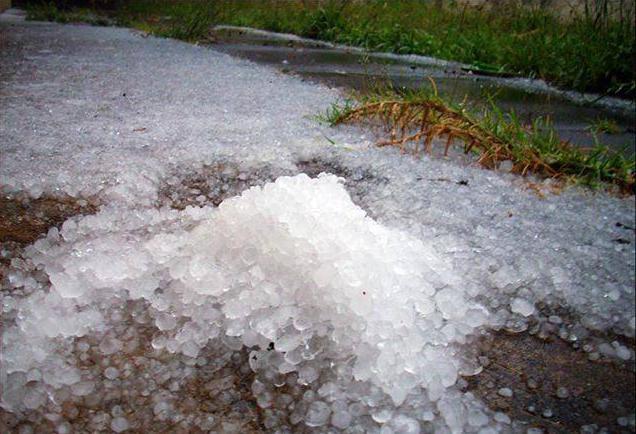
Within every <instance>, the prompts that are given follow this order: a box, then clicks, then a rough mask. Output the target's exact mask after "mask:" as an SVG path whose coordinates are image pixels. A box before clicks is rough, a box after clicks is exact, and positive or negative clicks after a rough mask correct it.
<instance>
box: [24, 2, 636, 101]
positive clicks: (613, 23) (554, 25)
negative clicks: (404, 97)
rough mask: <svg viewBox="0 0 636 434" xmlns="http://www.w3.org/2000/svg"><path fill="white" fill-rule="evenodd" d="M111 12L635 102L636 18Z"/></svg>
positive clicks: (336, 10) (378, 5) (194, 33)
mask: <svg viewBox="0 0 636 434" xmlns="http://www.w3.org/2000/svg"><path fill="white" fill-rule="evenodd" d="M607 1H608V0H600V1H599V0H597V2H596V3H598V4H604V3H607ZM104 2H105V3H108V1H107V0H102V3H104ZM624 2H627V1H626V0H624ZM57 3H60V1H59V0H58V2H57ZM111 3H115V6H117V7H116V8H115V12H114V15H115V16H116V18H117V21H118V23H119V24H122V25H128V26H132V27H137V28H141V29H143V30H146V31H151V32H152V33H155V34H158V35H161V36H169V37H174V38H179V39H185V40H189V41H192V40H197V39H201V38H203V37H205V35H206V34H207V31H208V28H209V27H210V26H211V25H213V24H231V25H238V26H249V27H256V28H261V29H267V30H272V31H277V32H290V33H295V34H298V35H301V36H305V37H309V38H316V39H322V40H327V41H333V42H338V43H344V44H351V45H356V46H361V47H366V48H368V49H371V50H380V51H389V52H395V53H402V54H422V55H428V56H434V57H438V58H442V59H448V60H454V61H459V62H463V63H467V64H470V65H472V67H473V69H475V70H477V71H479V70H481V71H484V72H487V73H508V74H518V75H522V76H527V77H537V78H543V79H545V80H547V81H549V82H551V83H553V84H555V85H557V86H561V87H563V88H568V89H575V90H579V91H591V92H599V93H602V94H608V95H616V96H622V97H627V98H634V97H635V96H636V73H635V69H636V68H634V66H635V64H636V50H635V48H636V42H635V25H634V19H633V10H625V11H623V12H621V16H619V17H617V18H616V17H615V18H611V17H610V15H608V14H603V13H602V12H603V9H600V10H599V12H590V13H588V14H581V15H577V16H574V17H573V18H571V19H568V20H562V19H559V18H557V17H555V16H553V15H552V14H550V13H549V12H547V11H546V10H545V9H541V8H539V9H529V8H524V7H519V6H514V5H510V6H498V7H497V8H491V9H489V8H476V7H460V6H458V5H454V6H453V5H452V4H451V5H449V6H447V7H444V8H439V7H436V6H435V5H434V2H431V1H428V2H427V1H421V0H420V1H418V0H393V1H379V0H369V1H365V2H359V1H346V0H330V1H329V0H327V1H307V0H305V1H300V0H286V1H281V0H278V1H277V0H269V1H260V0H242V1H217V2H212V1H204V0H198V1H197V0H181V1H167V0H130V1H121V2H111ZM512 3H514V2H512ZM512 3H511V4H512ZM627 3H628V2H627ZM47 7H48V6H44V7H42V9H43V10H42V11H34V9H35V8H34V7H32V8H31V10H32V13H31V15H30V16H31V17H33V16H38V17H40V18H39V19H42V18H41V17H42V16H43V15H44V16H49V17H52V19H53V20H57V21H64V20H66V21H72V18H71V17H68V16H65V15H68V14H69V13H72V10H71V11H70V12H69V11H68V10H67V9H61V10H62V12H59V11H58V13H55V12H52V11H51V10H50V8H48V9H47ZM42 12H44V13H42ZM110 13H111V14H112V12H110ZM50 19H51V18H50Z"/></svg>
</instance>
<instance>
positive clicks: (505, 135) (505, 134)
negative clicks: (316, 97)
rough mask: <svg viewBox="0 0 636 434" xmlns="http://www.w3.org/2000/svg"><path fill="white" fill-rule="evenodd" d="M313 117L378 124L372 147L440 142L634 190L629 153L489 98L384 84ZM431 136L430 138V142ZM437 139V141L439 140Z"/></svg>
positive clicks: (545, 172) (491, 160)
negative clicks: (451, 97) (575, 141)
mask: <svg viewBox="0 0 636 434" xmlns="http://www.w3.org/2000/svg"><path fill="white" fill-rule="evenodd" d="M320 119H322V120H324V121H326V122H328V123H330V124H331V125H338V124H343V123H366V124H371V125H378V126H381V127H383V129H384V132H385V134H384V137H383V138H382V139H381V140H380V141H379V142H378V143H377V144H378V146H397V147H399V148H400V149H401V150H402V151H403V152H409V153H412V154H414V155H419V154H420V153H422V152H428V153H431V152H432V150H433V146H443V147H444V155H446V154H447V153H448V151H449V149H450V147H451V146H453V145H454V144H460V145H461V146H462V147H463V150H464V152H465V153H471V152H472V153H475V154H477V156H478V162H479V163H480V164H481V165H483V166H485V167H487V168H497V167H499V166H500V165H501V164H507V165H510V170H511V171H512V172H514V173H519V174H521V175H526V174H528V173H534V174H537V175H541V176H544V177H549V178H554V179H559V180H564V181H568V182H577V183H583V184H586V185H590V186H599V185H608V184H609V185H614V186H616V187H618V188H619V189H620V190H621V191H622V192H625V193H633V191H634V169H635V163H634V160H633V158H628V157H625V156H624V155H623V154H620V153H616V152H612V151H610V150H609V149H608V148H607V147H605V146H602V145H600V144H599V145H597V146H596V147H594V148H593V149H587V150H585V149H581V148H577V147H575V146H572V145H571V144H570V143H568V142H566V141H563V140H561V139H560V138H559V136H558V134H557V133H556V131H555V129H554V127H553V125H552V124H551V122H550V120H549V119H547V118H543V117H538V118H536V119H535V120H534V121H533V122H532V124H530V125H527V124H523V123H522V122H521V121H520V120H519V118H518V117H517V116H516V115H515V113H514V112H504V111H502V110H501V109H500V108H498V107H497V106H496V105H495V104H494V103H491V106H490V107H489V108H487V109H482V110H481V111H480V112H477V111H473V110H471V109H470V108H469V107H468V106H467V105H466V103H465V102H463V103H453V102H451V101H448V100H445V99H443V98H441V97H440V96H439V95H438V94H437V91H436V88H435V86H434V83H433V86H432V88H430V89H429V88H424V89H421V90H418V91H408V90H396V89H391V88H387V89H385V90H378V91H375V92H371V93H369V94H367V95H356V96H355V99H352V100H347V101H345V102H342V103H338V104H335V105H333V106H332V107H330V108H329V109H328V110H327V112H326V113H325V114H324V115H322V116H321V117H320ZM436 139H437V140H436ZM440 139H441V140H440Z"/></svg>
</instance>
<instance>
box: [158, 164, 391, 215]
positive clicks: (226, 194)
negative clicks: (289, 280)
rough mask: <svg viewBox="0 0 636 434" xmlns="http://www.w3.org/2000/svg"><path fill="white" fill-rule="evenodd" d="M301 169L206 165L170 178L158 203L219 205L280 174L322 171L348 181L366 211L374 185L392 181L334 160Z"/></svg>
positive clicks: (164, 204) (196, 205)
mask: <svg viewBox="0 0 636 434" xmlns="http://www.w3.org/2000/svg"><path fill="white" fill-rule="evenodd" d="M296 168H297V170H295V171H293V170H286V169H280V168H274V167H270V166H262V167H257V168H251V169H249V170H248V169H240V168H239V167H237V166H236V165H232V164H225V163H219V164H214V165H209V166H204V167H202V168H201V169H200V170H197V171H196V172H192V173H188V174H174V175H172V176H170V177H169V178H167V179H166V180H165V181H164V183H163V185H162V187H161V188H160V189H159V200H158V203H157V206H169V207H170V208H174V209H178V210H183V209H185V208H186V207H188V206H195V207H200V206H205V205H212V206H219V204H220V203H221V202H223V201H224V200H225V199H228V198H230V197H234V196H238V195H240V194H241V193H242V192H243V191H245V190H247V189H249V188H250V187H254V186H263V185H265V184H266V183H268V182H272V181H274V180H276V178H278V177H279V176H293V175H297V174H298V173H305V174H307V175H308V176H310V177H312V178H315V177H317V176H318V175H319V174H321V173H323V172H325V173H331V174H334V175H336V176H339V177H341V178H344V180H345V188H346V189H347V191H348V192H349V194H350V195H351V198H352V200H353V202H354V203H355V204H356V205H358V206H360V207H361V208H362V209H364V210H365V211H368V207H367V206H366V205H365V200H364V199H365V197H366V195H367V194H368V193H367V191H368V187H369V185H370V184H386V183H387V182H388V180H387V179H386V178H383V177H381V176H380V175H378V174H376V173H373V172H372V170H371V169H360V168H358V169H350V168H348V167H345V166H343V165H341V164H339V163H338V162H337V161H335V160H333V161H331V160H323V159H319V158H312V159H307V160H300V161H298V162H297V163H296Z"/></svg>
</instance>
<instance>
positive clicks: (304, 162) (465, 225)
mask: <svg viewBox="0 0 636 434" xmlns="http://www.w3.org/2000/svg"><path fill="white" fill-rule="evenodd" d="M0 32H1V33H0V36H1V37H2V39H1V41H2V45H0V68H1V69H0V80H1V86H2V87H1V91H0V119H2V122H1V123H0V184H1V187H2V194H3V195H4V196H6V197H7V198H16V197H18V198H21V200H26V201H28V200H36V199H37V198H39V197H54V198H55V197H59V198H62V197H64V198H68V197H69V196H70V197H72V198H75V199H77V200H78V201H86V200H91V201H94V202H96V203H99V204H100V207H99V209H98V211H97V212H96V213H95V214H93V215H86V216H75V217H72V218H70V219H68V220H67V221H65V222H64V224H63V225H62V226H61V228H60V229H59V230H58V229H57V228H51V229H50V230H49V232H48V234H46V235H44V236H42V237H41V238H40V239H39V240H37V241H36V242H35V243H33V244H31V245H28V246H26V247H25V248H24V249H19V250H15V249H13V250H12V249H10V248H8V247H4V248H3V250H2V252H1V253H2V257H3V258H4V259H5V260H6V262H7V263H8V264H9V265H8V266H7V267H6V275H5V276H4V278H3V281H2V285H3V286H2V348H1V352H0V363H1V370H0V381H1V385H2V397H1V401H0V406H1V408H2V412H3V416H4V417H6V418H8V419H10V422H9V425H8V426H10V427H11V429H12V430H14V431H15V432H20V433H32V432H49V431H52V430H55V431H56V432H58V433H70V432H108V431H115V432H124V431H131V432H132V431H135V432H249V431H263V430H265V431H269V432H338V431H343V432H349V433H362V432H376V433H420V432H441V433H443V432H449V433H450V432H452V433H459V432H479V433H484V434H485V433H494V432H510V431H521V432H525V430H526V429H528V427H527V426H525V425H524V424H522V423H519V422H518V421H515V420H511V418H510V417H509V416H508V415H506V414H504V413H498V412H494V411H492V410H490V409H488V408H487V406H486V405H484V404H483V403H482V402H481V401H480V399H479V398H478V397H475V396H473V395H472V394H471V393H467V392H464V391H462V390H461V389H460V388H459V387H458V385H457V383H458V379H460V378H461V377H466V376H472V375H478V374H479V372H480V370H481V365H480V363H482V362H483V360H481V359H479V358H478V357H477V353H476V351H475V345H476V342H477V341H478V340H479V337H480V336H483V335H485V334H488V333H492V332H493V331H496V330H502V329H505V330H509V331H514V332H522V331H525V330H526V329H528V328H529V327H530V328H532V329H533V333H538V334H542V333H555V334H558V335H559V336H560V338H562V339H565V340H568V341H571V342H575V343H577V344H580V345H581V347H582V348H583V349H584V350H585V351H587V352H588V353H589V357H590V359H591V360H596V359H599V358H600V359H610V360H613V362H612V363H615V362H616V361H621V360H622V361H624V362H623V363H630V364H633V360H634V354H633V350H632V349H631V348H630V347H629V346H626V345H623V344H621V343H619V341H618V340H613V339H612V340H608V339H607V338H604V337H605V336H616V337H618V338H621V339H622V338H625V341H629V339H630V338H632V339H633V337H634V334H635V327H636V318H635V312H634V310H635V309H634V284H635V282H634V241H635V240H634V229H633V228H634V227H635V224H634V199H633V198H618V197H612V196H609V195H606V194H603V193H597V194H594V193H590V192H589V191H586V190H583V189H577V188H571V189H568V190H566V191H565V192H563V193H561V194H559V195H553V194H547V195H545V196H541V195H538V194H536V192H535V191H534V190H533V189H528V188H527V181H525V180H522V179H519V178H516V177H515V176H513V175H510V174H506V173H503V172H496V171H486V170H481V169H479V168H477V167H473V166H471V165H470V164H466V162H465V161H463V162H462V161H455V160H453V161H444V160H441V159H434V158H429V157H427V156H423V157H422V158H421V159H413V158H412V157H410V156H406V155H402V154H400V153H399V152H398V151H396V150H394V149H387V148H376V147H374V146H373V142H374V137H373V136H372V135H371V134H369V133H365V132H364V131H363V130H358V129H355V128H349V127H347V128H340V129H335V130H334V129H332V128H329V127H327V126H322V125H320V124H319V123H318V122H317V121H316V120H315V115H317V114H319V113H321V112H322V111H324V110H325V109H326V108H327V107H329V105H330V104H331V103H332V102H334V101H335V100H337V99H338V98H339V93H338V92H337V91H335V90H332V89H328V88H326V87H324V86H321V85H317V84H311V83H305V82H303V81H301V80H300V79H298V78H295V77H290V76H287V75H284V74H281V73H279V72H276V71H275V70H273V69H269V68H266V67H261V66H257V65H254V64H252V63H249V62H247V61H243V60H239V59H235V58H231V57H229V56H226V55H223V54H220V53H218V52H215V51H214V50H212V49H209V48H206V47H199V46H195V45H189V44H185V43H181V42H177V41H173V40H168V39H156V38H152V37H143V36H142V35H140V34H136V33H134V32H131V31H129V30H126V29H117V28H96V27H87V26H61V25H54V24H24V23H17V24H8V23H6V22H5V23H0ZM302 172H304V173H302ZM321 172H322V173H321ZM305 173H307V174H309V175H310V176H308V175H307V174H305ZM619 340H620V339H619ZM561 393H562V394H567V393H568V391H567V390H566V391H561ZM511 394H512V391H510V390H500V395H502V396H504V397H506V396H508V397H509V396H510V395H511ZM625 416H626V417H625V418H624V419H625V421H627V422H625V423H626V424H629V423H632V424H633V413H632V414H631V415H629V414H627V415H625ZM630 416H631V419H630ZM531 430H532V428H531Z"/></svg>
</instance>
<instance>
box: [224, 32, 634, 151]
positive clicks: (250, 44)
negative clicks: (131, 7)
mask: <svg viewBox="0 0 636 434" xmlns="http://www.w3.org/2000/svg"><path fill="white" fill-rule="evenodd" d="M212 41H213V42H212V44H213V45H212V46H213V47H214V49H215V50H218V51H221V52H225V53H228V54H231V55H235V56H239V57H242V58H246V59H249V60H252V61H255V62H257V63H261V64H267V65H274V66H277V67H278V68H279V69H280V70H281V71H283V72H286V73H293V74H298V75H299V76H301V77H304V78H307V79H310V80H314V81H319V82H322V83H326V84H328V85H330V86H335V87H343V88H348V89H356V90H361V91H364V90H366V89H368V88H369V87H370V85H371V83H372V82H373V81H374V80H375V81H377V80H382V81H385V80H386V79H387V78H388V79H389V80H390V81H391V83H392V84H393V85H395V86H401V87H406V88H417V87H421V86H423V85H429V77H430V78H433V79H434V80H435V83H436V85H437V87H438V89H439V92H440V94H441V95H443V96H446V97H450V98H452V99H455V100H462V99H463V98H464V97H467V98H468V100H469V101H472V102H474V103H476V104H478V105H486V104H488V97H489V96H490V95H495V99H496V101H497V104H498V105H499V106H500V107H501V108H503V109H505V110H514V111H515V113H517V115H518V116H519V118H520V119H521V120H523V121H526V122H531V121H532V120H533V119H534V118H536V117H537V116H549V117H550V118H551V119H552V120H553V122H554V124H555V127H556V129H557V130H558V132H559V134H560V135H561V137H562V138H563V139H564V140H569V141H571V142H572V143H573V144H576V145H579V146H583V147H589V146H593V145H594V137H593V135H592V134H591V133H590V132H589V131H588V128H589V126H590V123H591V122H592V121H593V120H595V119H610V120H612V121H614V122H615V123H616V124H617V125H618V128H619V130H620V133H617V134H599V135H598V138H599V141H600V142H602V143H605V144H607V145H608V146H610V147H612V148H613V149H615V150H620V151H625V152H627V153H628V154H629V153H631V154H633V153H634V151H635V149H636V148H635V146H636V142H635V141H636V131H635V130H634V123H635V122H636V116H635V114H634V112H633V110H631V109H625V108H614V109H611V108H602V107H588V106H582V105H580V104H576V103H575V102H573V101H570V100H568V99H566V98H565V97H563V96H559V95H553V94H550V93H546V92H541V91H539V89H536V90H534V91H532V90H528V89H527V88H528V87H529V86H520V85H518V84H515V83H518V82H521V81H522V80H517V81H515V80H514V79H512V80H511V79H505V78H499V77H488V76H477V75H474V74H470V73H467V72H466V71H463V70H462V69H461V67H460V66H459V65H453V64H446V65H435V64H431V65H424V64H421V63H414V62H408V61H401V60H398V59H392V58H386V57H373V56H368V55H365V54H364V53H361V52H359V51H347V50H344V49H339V48H332V47H328V46H324V44H321V43H320V42H316V43H313V44H312V43H307V42H303V41H299V40H286V39H282V38H275V37H273V36H268V35H267V34H265V33H251V32H249V33H248V32H244V31H240V30H234V29H217V30H216V31H215V33H214V35H213V38H212Z"/></svg>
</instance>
